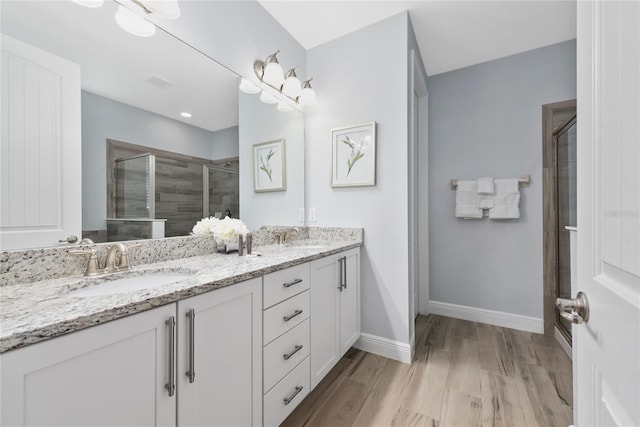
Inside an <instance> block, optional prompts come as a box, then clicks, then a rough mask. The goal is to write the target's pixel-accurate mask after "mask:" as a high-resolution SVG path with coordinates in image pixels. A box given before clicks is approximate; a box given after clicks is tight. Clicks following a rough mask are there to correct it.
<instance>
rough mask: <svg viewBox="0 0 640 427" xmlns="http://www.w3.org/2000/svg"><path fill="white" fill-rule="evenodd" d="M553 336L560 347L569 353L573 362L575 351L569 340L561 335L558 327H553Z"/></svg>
mask: <svg viewBox="0 0 640 427" xmlns="http://www.w3.org/2000/svg"><path fill="white" fill-rule="evenodd" d="M553 335H555V337H556V341H558V343H559V344H560V347H562V349H563V350H564V352H565V353H567V356H569V359H571V360H573V350H572V349H571V344H569V342H568V341H567V339H566V338H565V337H564V335H562V334H561V333H560V331H559V330H558V327H557V326H554V327H553Z"/></svg>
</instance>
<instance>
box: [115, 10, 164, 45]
mask: <svg viewBox="0 0 640 427" xmlns="http://www.w3.org/2000/svg"><path fill="white" fill-rule="evenodd" d="M116 22H117V23H118V25H120V27H121V28H122V29H123V30H125V31H127V32H129V33H131V34H133V35H136V36H139V37H151V36H152V35H154V34H155V33H156V26H155V25H153V24H152V23H151V22H149V21H147V20H146V19H144V18H143V17H142V16H139V15H136V14H135V13H133V12H132V11H130V10H129V9H127V8H126V7H123V6H120V7H118V11H117V12H116Z"/></svg>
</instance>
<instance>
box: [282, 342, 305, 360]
mask: <svg viewBox="0 0 640 427" xmlns="http://www.w3.org/2000/svg"><path fill="white" fill-rule="evenodd" d="M300 350H302V346H301V345H299V344H298V345H297V346H295V347H294V348H293V350H291V353H289V354H283V355H282V357H283V358H284V360H289V359H290V358H291V356H293V355H294V354H296V353H297V352H299V351H300Z"/></svg>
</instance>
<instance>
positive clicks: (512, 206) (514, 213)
mask: <svg viewBox="0 0 640 427" xmlns="http://www.w3.org/2000/svg"><path fill="white" fill-rule="evenodd" d="M494 183H495V191H496V194H495V196H494V198H493V200H494V207H493V208H491V209H489V218H492V219H516V218H520V208H519V206H518V205H519V204H520V189H519V187H518V180H517V179H496V180H494Z"/></svg>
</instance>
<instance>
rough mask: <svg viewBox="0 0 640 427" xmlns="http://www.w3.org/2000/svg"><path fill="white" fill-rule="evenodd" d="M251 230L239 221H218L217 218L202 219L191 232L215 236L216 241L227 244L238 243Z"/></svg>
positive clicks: (233, 219) (232, 219)
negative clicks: (239, 238) (239, 237)
mask: <svg viewBox="0 0 640 427" xmlns="http://www.w3.org/2000/svg"><path fill="white" fill-rule="evenodd" d="M248 232H249V229H248V228H247V226H246V225H245V224H244V222H242V221H241V220H239V219H235V218H229V217H228V216H227V217H225V218H224V219H218V218H216V217H213V216H212V217H209V218H202V219H201V220H200V221H198V222H197V223H196V225H195V226H194V227H193V230H191V233H192V234H213V237H214V239H216V241H220V242H225V243H237V242H238V236H239V235H242V236H246V234H247V233H248Z"/></svg>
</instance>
